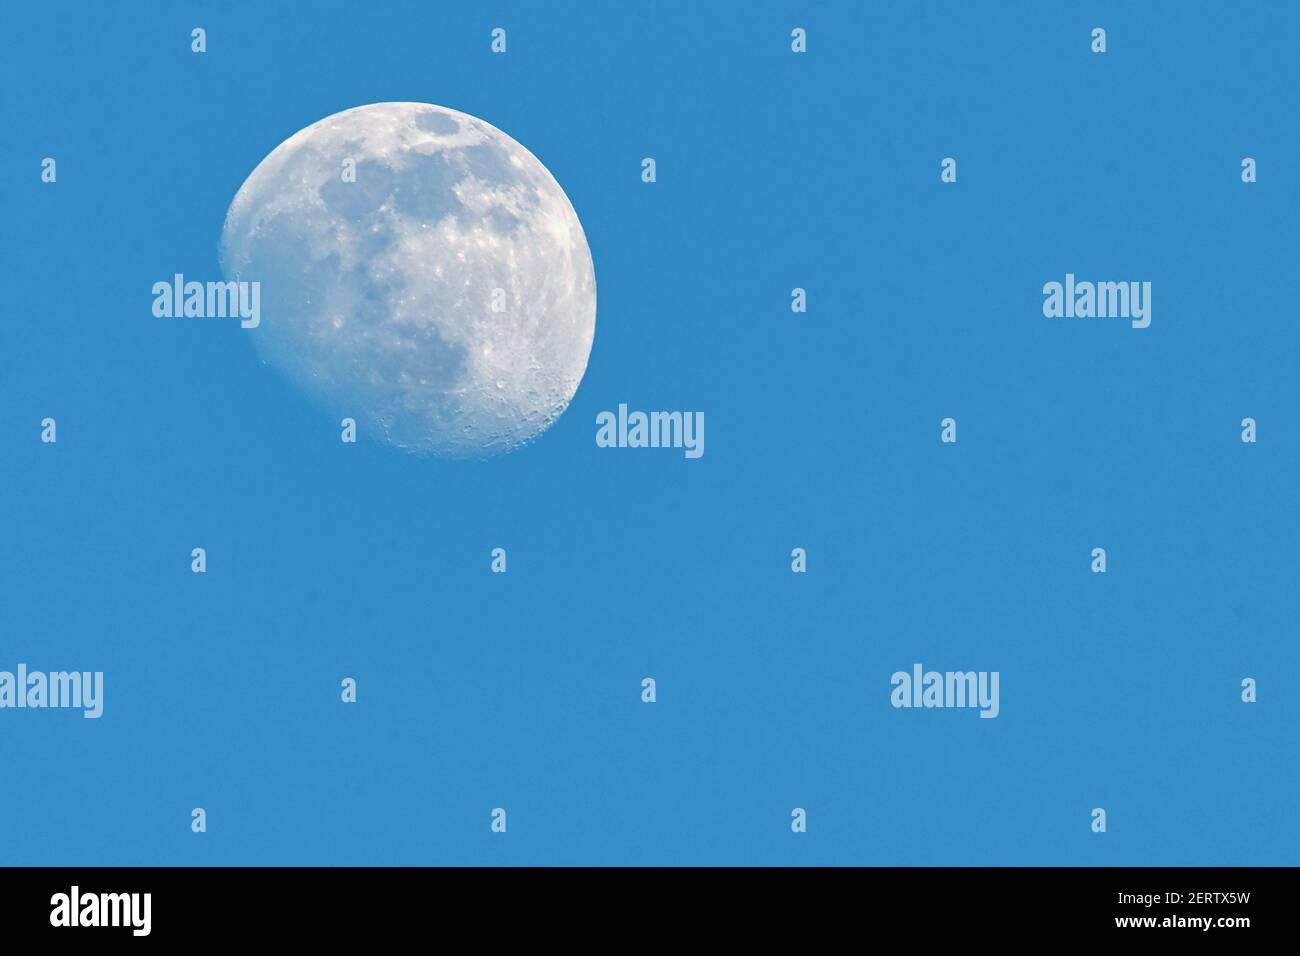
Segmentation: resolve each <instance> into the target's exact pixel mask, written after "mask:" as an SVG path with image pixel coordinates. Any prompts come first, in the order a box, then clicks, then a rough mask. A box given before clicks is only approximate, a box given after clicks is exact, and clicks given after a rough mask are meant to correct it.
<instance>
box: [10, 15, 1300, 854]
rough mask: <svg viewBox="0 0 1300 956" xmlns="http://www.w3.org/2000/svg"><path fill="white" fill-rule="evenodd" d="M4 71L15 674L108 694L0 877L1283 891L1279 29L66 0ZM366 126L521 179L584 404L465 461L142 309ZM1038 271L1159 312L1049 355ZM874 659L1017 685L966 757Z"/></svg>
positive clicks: (1287, 320)
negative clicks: (284, 156) (423, 447)
mask: <svg viewBox="0 0 1300 956" xmlns="http://www.w3.org/2000/svg"><path fill="white" fill-rule="evenodd" d="M1139 6H1140V7H1141V9H1135V7H1139ZM195 26H203V27H205V28H206V29H207V33H208V52H207V53H206V54H204V55H202V56H199V55H195V54H193V53H191V52H190V30H191V28H192V27H195ZM494 26H504V27H505V28H507V30H508V31H509V52H508V53H507V54H506V55H505V56H494V55H492V54H491V53H490V52H489V32H490V30H491V29H492V28H493V27H494ZM794 26H803V27H805V28H806V29H807V30H808V36H809V41H808V47H809V52H808V53H807V54H806V55H803V56H796V55H794V54H792V53H791V52H790V46H789V43H790V39H789V34H790V30H791V28H792V27H794ZM1095 26H1103V27H1105V28H1106V29H1107V31H1108V38H1109V52H1107V53H1106V54H1105V55H1094V54H1093V53H1091V52H1090V49H1089V46H1090V31H1091V29H1092V28H1093V27H1095ZM3 32H4V34H5V35H6V44H5V45H6V52H5V56H4V57H3V58H0V62H2V65H0V96H3V135H0V163H2V168H0V175H2V177H3V183H4V186H3V197H4V208H5V223H6V227H7V228H6V229H5V234H4V238H3V240H0V241H3V262H4V276H5V293H6V294H5V299H4V302H5V307H4V315H3V321H0V447H3V449H4V454H3V458H2V459H0V468H3V481H4V491H5V493H4V495H3V504H0V522H2V525H0V537H2V539H3V552H2V554H3V573H2V574H0V587H2V588H3V593H2V595H0V669H7V670H13V669H14V668H16V666H17V664H18V663H19V662H25V663H27V664H28V665H29V667H31V668H32V669H44V670H57V669H76V670H102V671H104V672H105V675H106V676H105V682H106V701H105V713H104V716H103V718H102V719H100V720H98V721H92V720H84V719H82V717H81V715H80V712H79V711H57V710H46V711H31V710H24V711H17V710H6V711H0V768H3V769H2V771H0V778H2V779H3V786H0V862H2V863H5V864H155V863H157V864H162V863H171V864H290V863H294V864H298V863H302V864H360V863H372V864H443V863H455V864H540V863H560V864H570V863H598V864H670V863H684V864H1170V865H1174V864H1254V863H1267V864H1296V863H1300V853H1298V850H1300V837H1298V836H1297V825H1298V823H1300V821H1298V820H1297V811H1296V801H1295V795H1296V792H1297V789H1298V785H1300V770H1298V769H1297V767H1298V766H1300V765H1298V763H1297V752H1296V732H1295V731H1296V707H1295V705H1296V700H1297V682H1296V675H1297V667H1298V666H1300V652H1298V651H1297V640H1296V633H1295V613H1294V612H1295V601H1296V597H1297V589H1296V586H1295V581H1296V578H1297V574H1298V573H1300V567H1297V564H1298V560H1300V559H1298V557H1297V548H1296V540H1297V531H1298V530H1300V528H1298V520H1297V519H1298V517H1300V515H1298V514H1297V503H1296V494H1295V488H1296V477H1297V466H1298V465H1300V455H1298V453H1297V452H1298V450H1300V418H1298V417H1297V413H1296V410H1297V404H1296V396H1297V391H1296V382H1295V375H1294V372H1295V363H1296V355H1297V345H1298V344H1300V342H1298V339H1300V332H1298V331H1297V323H1296V315H1295V303H1296V301H1297V291H1298V290H1297V284H1298V282H1300V279H1298V272H1297V269H1296V267H1295V263H1296V252H1297V234H1296V231H1295V210H1296V208H1297V177H1296V176H1295V173H1294V163H1295V157H1296V155H1297V152H1298V151H1300V141H1298V140H1300V137H1298V133H1297V124H1296V116H1297V115H1298V110H1297V106H1298V104H1297V96H1298V92H1300V66H1298V65H1297V58H1296V57H1295V54H1294V50H1295V48H1296V46H1297V42H1298V41H1300V8H1298V7H1297V6H1296V5H1294V4H1281V3H1279V4H1259V5H1254V6H1251V7H1249V8H1241V7H1239V6H1237V5H1232V4H1226V3H1225V4H1214V5H1209V4H1193V3H1187V2H1166V3H1144V4H1141V5H1135V4H1130V3H1127V2H1123V3H1121V2H1115V3H1100V2H1098V3H1087V4H1080V3H1055V4H1044V3H1041V2H1023V3H997V4H992V3H990V4H970V3H961V2H952V3H900V4H885V3H871V4H867V3H860V2H846V3H815V2H804V3H795V2H790V3H783V4H772V3H753V2H746V3H726V4H723V3H711V4H703V3H686V2H680V3H655V4H643V5H631V4H620V5H617V6H615V5H612V4H597V3H591V4H575V3H546V4H536V3H518V4H468V3H467V4H457V5H453V4H435V3H428V2H420V3H377V4H365V3H319V2H318V3H311V4H305V3H303V4H290V3H275V4H269V3H266V4H262V3H213V4H192V5H188V7H187V6H183V5H181V4H172V3H160V2H154V3H132V4H120V5H101V4H89V3H86V4H74V3H66V2H56V3H49V4H35V3H24V4H21V5H17V4H15V5H12V6H11V7H8V8H6V14H5V23H4V26H3ZM388 100H418V101H427V102H431V103H437V104H441V105H445V106H449V107H452V108H454V109H457V110H462V111H464V112H468V113H471V114H473V115H476V116H479V117H482V118H484V119H486V120H487V121H488V122H490V123H492V124H493V125H495V126H497V127H499V128H500V129H502V130H504V131H505V132H507V133H508V134H510V135H511V136H512V137H514V138H515V139H517V140H518V141H519V142H521V143H523V144H524V145H525V146H527V147H528V148H529V149H530V150H531V151H532V152H533V153H535V154H536V155H537V156H538V157H539V158H540V159H541V160H542V162H543V163H545V164H546V166H547V167H548V168H549V169H550V170H551V172H552V173H553V174H554V175H555V177H556V179H557V180H558V181H559V182H560V184H561V185H562V186H563V187H564V189H565V190H566V192H567V193H568V195H569V198H570V199H571V201H572V203H573V205H574V207H575V209H576V210H577V212H578V215H579V217H580V218H581V220H582V223H583V226H584V228H585V230H586V233H587V238H588V241H589V243H590V245H591V249H592V255H593V258H594V261H595V267H596V276H597V282H598V286H599V301H598V314H597V328H596V339H595V345H594V348H593V350H592V354H591V362H590V366H589V368H588V371H587V374H586V377H585V379H584V380H583V382H582V385H581V388H580V389H579V391H578V393H577V396H576V398H575V400H574V403H573V405H572V407H571V408H570V409H569V411H568V412H567V413H566V414H565V415H564V416H563V417H562V418H561V419H560V421H559V422H558V423H557V424H556V425H555V427H554V428H552V429H551V431H550V432H548V433H547V434H546V435H545V436H544V437H543V438H542V439H541V440H540V441H539V442H538V443H536V444H535V445H533V446H531V447H528V448H526V449H524V450H522V451H520V452H517V453H516V454H513V455H511V456H508V457H506V458H503V459H497V460H493V461H489V462H481V463H473V462H470V463H466V462H459V463H458V462H440V461H436V460H435V461H428V460H420V459H416V458H411V457H406V456H404V455H403V454H401V453H399V452H395V451H393V450H391V449H389V448H387V447H384V446H382V445H380V444H377V443H371V442H369V441H368V440H367V436H365V435H364V433H363V434H362V435H361V441H360V443H359V444H358V445H355V446H349V445H345V444H343V443H341V442H340V441H339V433H338V420H339V419H340V418H341V417H342V416H343V415H344V414H348V410H344V409H335V408H324V407H319V406H316V405H313V404H312V403H311V402H310V401H309V400H308V399H306V398H305V397H303V396H302V395H301V394H299V393H298V392H297V391H295V390H294V389H293V388H292V387H291V386H290V385H289V384H287V383H286V381H284V380H283V379H281V378H280V377H279V376H278V374H277V373H276V372H275V371H273V370H272V369H270V368H267V367H264V366H262V365H261V364H259V362H258V359H257V357H256V352H255V349H254V345H253V341H252V339H251V336H252V335H254V334H256V333H255V332H249V331H245V330H242V329H240V328H239V327H238V324H237V323H235V322H232V321H225V322H220V321H218V322H215V323H213V322H206V321H202V320H184V319H162V320H160V319H155V318H154V317H153V316H152V314H151V311H150V309H151V305H152V296H151V293H150V287H151V285H152V284H153V283H154V282H155V281H158V280H168V279H170V277H171V276H172V274H173V273H175V272H183V273H184V274H185V275H186V276H187V277H190V278H198V279H215V278H219V277H220V273H219V267H218V263H217V253H216V246H217V240H218V236H219V234H220V229H221V224H222V220H223V217H224V214H225V210H226V207H227V205H228V204H229V202H230V200H231V198H232V197H233V196H234V194H235V192H236V190H237V189H238V188H239V186H240V184H241V183H242V182H243V180H244V178H245V177H246V176H247V175H248V174H249V172H251V171H252V169H253V168H254V167H255V166H256V165H257V163H258V162H259V161H260V160H261V159H262V158H263V157H264V156H265V155H266V154H267V153H268V152H270V151H271V150H272V149H273V148H274V147H275V146H276V145H277V144H279V143H280V142H281V141H283V140H284V139H286V138H287V137H288V136H290V135H291V134H292V133H294V132H296V131H297V130H299V129H301V128H302V127H304V126H307V125H309V124H310V123H312V122H314V121H315V120H317V119H320V118H322V117H324V116H327V115H329V114H331V113H335V112H337V111H339V110H342V109H345V108H348V107H352V106H357V105H360V104H365V103H371V102H381V101H388ZM45 156H52V157H55V158H56V159H57V161H58V173H59V178H58V182H57V183H56V184H54V185H47V184H43V183H42V182H41V181H40V175H39V174H40V160H41V159H42V157H45ZM644 156H653V157H655V159H656V160H657V162H658V182H657V183H655V184H653V185H647V184H644V183H642V182H641V180H640V162H641V159H642V157H644ZM945 156H952V157H955V158H956V159H957V160H958V163H959V181H958V182H957V183H956V184H955V185H945V184H942V183H941V182H940V180H939V172H940V169H939V165H940V161H941V159H942V158H943V157H945ZM1244 156H1253V157H1255V158H1256V159H1257V160H1258V162H1259V182H1258V183H1256V184H1254V185H1246V184H1243V183H1242V182H1241V180H1240V162H1241V159H1242V157H1244ZM1066 272H1074V273H1076V274H1077V275H1078V276H1079V278H1080V279H1093V280H1102V279H1105V280H1130V279H1131V280H1149V281H1151V282H1152V283H1153V294H1152V305H1153V312H1152V316H1153V321H1152V325H1151V327H1150V328H1149V329H1147V330H1145V331H1138V330H1134V329H1131V328H1130V327H1129V325H1128V323H1127V322H1125V321H1122V320H1101V319H1091V320H1089V319H1082V320H1067V319H1047V318H1044V316H1043V314H1042V298H1043V297H1042V293H1041V288H1042V285H1043V283H1044V282H1047V281H1049V280H1056V281H1061V280H1062V279H1063V277H1064V275H1065V273H1066ZM795 286H801V287H804V288H806V289H807V290H808V303H809V305H808V312H807V314H806V315H793V314H791V312H790V308H789V302H790V290H791V288H793V287H795ZM264 321H268V319H264ZM619 402H627V403H628V404H629V405H630V406H631V407H632V408H634V409H636V408H640V409H645V410H654V409H687V410H701V411H704V412H705V415H706V422H707V428H706V446H705V447H706V452H705V455H704V457H703V458H702V459H700V460H698V461H688V460H686V459H685V458H683V456H682V454H681V453H680V452H678V451H654V450H636V451H634V450H617V451H611V450H607V449H600V448H597V447H596V445H595V442H594V434H595V424H594V419H595V415H596V413H597V412H599V411H601V410H605V409H614V408H616V407H617V405H618V403H619ZM47 415H48V416H53V417H55V418H56V419H57V420H58V428H59V432H58V435H59V440H58V443H57V445H52V446H51V445H43V444H41V443H40V441H39V434H40V424H39V423H40V420H41V419H42V418H43V417H45V416H47ZM946 416H953V417H955V418H956V419H957V421H958V423H959V424H958V429H959V442H958V444H957V445H955V446H952V445H942V444H940V442H939V422H940V420H941V419H942V418H944V417H946ZM1246 416H1251V417H1254V418H1256V419H1257V420H1258V422H1259V442H1258V444H1256V445H1247V444H1243V443H1242V442H1241V441H1240V430H1241V429H1240V425H1239V422H1240V421H1241V419H1242V418H1244V417H1246ZM197 546H202V547H205V548H206V549H207V552H208V573H207V574H206V575H195V574H192V573H191V572H190V550H191V548H193V547H197ZM498 546H499V547H505V548H506V549H507V550H508V553H509V562H510V564H509V572H508V573H507V574H505V575H494V574H491V573H490V572H489V560H490V559H489V552H490V550H491V549H492V548H494V547H498ZM794 547H803V548H806V549H807V551H808V573H807V574H804V575H795V574H792V573H791V571H790V551H791V549H792V548H794ZM1094 547H1105V548H1106V549H1107V551H1108V555H1109V571H1108V573H1107V574H1105V575H1094V574H1092V573H1090V571H1089V563H1090V552H1091V549H1092V548H1094ZM914 662H921V663H923V664H924V665H925V666H926V667H927V668H935V669H938V670H965V669H973V670H997V671H1000V672H1001V711H1002V712H1001V716H1000V717H998V718H997V719H996V720H981V719H978V717H977V716H976V712H975V711H973V710H930V711H923V710H895V709H893V708H891V706H890V704H889V691H890V684H889V677H890V675H891V674H892V673H893V672H894V671H895V670H900V669H902V670H909V669H910V668H911V665H912V664H913V663H914ZM345 676H353V677H355V678H356V679H357V680H358V682H359V702H358V703H357V704H355V705H344V704H342V703H340V701H339V682H340V680H341V679H342V678H343V677H345ZM645 676H653V677H654V678H656V680H657V681H658V690H659V700H658V703H656V704H654V705H645V704H643V703H642V702H641V700H640V681H641V679H642V678H643V677H645ZM1246 676H1252V677H1255V678H1256V679H1257V680H1258V681H1259V702H1258V703H1256V704H1253V705H1246V704H1243V703H1242V702H1241V700H1240V690H1241V689H1240V681H1241V679H1242V678H1243V677H1246ZM498 806H500V807H505V808H506V809H507V810H508V813H509V829H508V832H507V833H506V834H505V835H504V836H502V835H498V834H493V833H491V832H490V829H489V824H490V819H489V813H490V811H491V809H492V808H493V807H498ZM1097 806H1100V807H1105V808H1106V809H1107V811H1108V814H1109V832H1107V833H1106V834H1104V835H1098V834H1094V833H1092V832H1091V830H1090V822H1091V820H1090V816H1089V812H1090V810H1091V809H1092V808H1093V807H1097ZM193 807H204V808H206V810H207V812H208V832H207V833H205V834H194V833H192V832H191V830H190V810H191V808H193ZM793 807H804V808H806V809H807V811H808V832H807V833H806V834H801V835H797V834H794V833H792V832H791V829H790V811H791V808H793Z"/></svg>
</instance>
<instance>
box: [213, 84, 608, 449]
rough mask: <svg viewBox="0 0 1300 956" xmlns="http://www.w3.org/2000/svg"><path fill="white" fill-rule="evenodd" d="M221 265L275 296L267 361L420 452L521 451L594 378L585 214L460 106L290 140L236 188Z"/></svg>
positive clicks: (257, 336) (261, 342)
mask: <svg viewBox="0 0 1300 956" xmlns="http://www.w3.org/2000/svg"><path fill="white" fill-rule="evenodd" d="M349 161H350V162H351V164H352V167H351V168H352V170H353V171H354V172H355V180H354V181H348V163H349ZM221 263H222V268H223V271H224V272H225V274H226V277H227V279H231V280H245V281H258V282H260V284H261V293H262V303H261V311H262V322H261V326H260V327H259V328H257V329H256V330H254V331H251V332H250V333H249V334H250V335H252V336H253V338H254V341H255V342H256V346H257V348H258V350H259V352H260V353H261V355H262V357H263V358H264V359H266V360H267V361H268V362H269V363H270V364H272V365H274V366H276V367H278V368H280V369H282V370H283V371H284V372H286V373H287V374H288V375H289V377H290V378H291V379H292V380H294V381H295V382H297V383H299V384H300V385H301V386H303V387H304V388H305V389H306V390H308V391H309V392H311V393H312V394H314V395H315V396H316V397H317V398H318V399H320V400H321V401H322V402H323V403H324V404H325V405H326V406H327V407H329V408H331V409H332V410H333V411H334V412H335V413H336V414H337V415H338V416H339V417H340V418H342V417H354V418H356V419H357V420H358V423H359V424H361V425H362V427H363V428H364V427H366V426H369V428H370V429H371V430H372V431H373V432H377V433H378V435H380V436H382V438H383V439H384V440H385V441H387V442H389V443H391V444H393V445H396V446H398V447H401V448H403V449H406V450H408V451H412V452H416V453H420V454H436V455H440V456H444V457H453V458H464V457H487V456H490V455H494V454H498V453H501V452H507V451H510V450H512V449H514V448H517V447H518V446H520V445H522V444H524V443H526V442H528V441H530V440H532V439H534V438H536V437H537V436H538V435H540V434H541V433H542V432H544V431H545V430H546V429H547V428H548V427H549V426H550V425H551V424H552V423H553V422H554V421H555V420H556V419H557V418H558V417H559V416H560V414H561V413H562V412H563V411H564V409H565V408H566V407H568V404H569V402H570V401H571V400H572V398H573V395H574V392H576V391H577V388H578V384H579V383H580V382H581V381H582V376H583V373H584V372H585V371H586V368H587V359H588V356H589V355H590V352H591V343H592V338H593V336H594V334H595V328H596V279H595V272H594V270H593V268H592V262H591V253H590V250H589V249H588V247H587V240H586V236H585V235H584V234H583V231H582V225H581V224H580V223H579V221H578V217H577V214H576V213H575V212H574V210H573V207H572V205H570V203H569V200H568V197H567V196H565V194H564V190H563V189H561V188H560V185H559V184H558V183H557V182H556V181H555V179H554V177H552V176H551V174H550V172H548V171H547V169H546V167H545V166H543V165H542V164H541V162H539V161H538V159H537V158H536V157H535V156H533V154H532V153H530V152H529V151H528V150H527V149H525V148H524V147H523V146H521V145H520V144H519V143H517V142H515V141H514V140H513V139H511V138H510V137H509V136H507V135H506V134H505V133H502V132H501V131H500V130H498V129H496V128H495V127H493V126H491V125H489V124H488V123H485V122H484V121H483V120H480V119H477V118H475V117H473V116H469V115H467V114H465V113H459V112H457V111H455V110H450V109H446V108H444V107H440V106H433V105H430V104H426V103H379V104H374V105H371V106H361V107H357V108H355V109H350V110H346V111H344V112H342V113H336V114H335V115H333V116H329V117H326V118H325V119H323V120H320V121H319V122H317V123H314V124H313V125H311V126H309V127H307V128H306V129H304V130H302V131H300V132H298V133H296V134H294V135H293V136H291V137H290V138H289V139H287V140H285V142H283V143H281V144H280V145H279V146H278V147H276V149H275V150H274V151H272V152H271V154H270V155H268V156H267V157H266V158H265V159H264V160H263V161H262V162H261V163H260V164H259V165H258V167H257V168H256V169H255V170H253V172H252V174H251V175H250V176H249V177H248V179H247V180H246V181H245V182H244V184H243V186H242V187H241V188H240V190H239V192H238V193H237V194H236V196H235V198H234V201H233V202H232V203H231V205H230V210H229V212H228V213H227V215H226V222H225V228H224V229H223V231H222V236H221Z"/></svg>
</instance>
